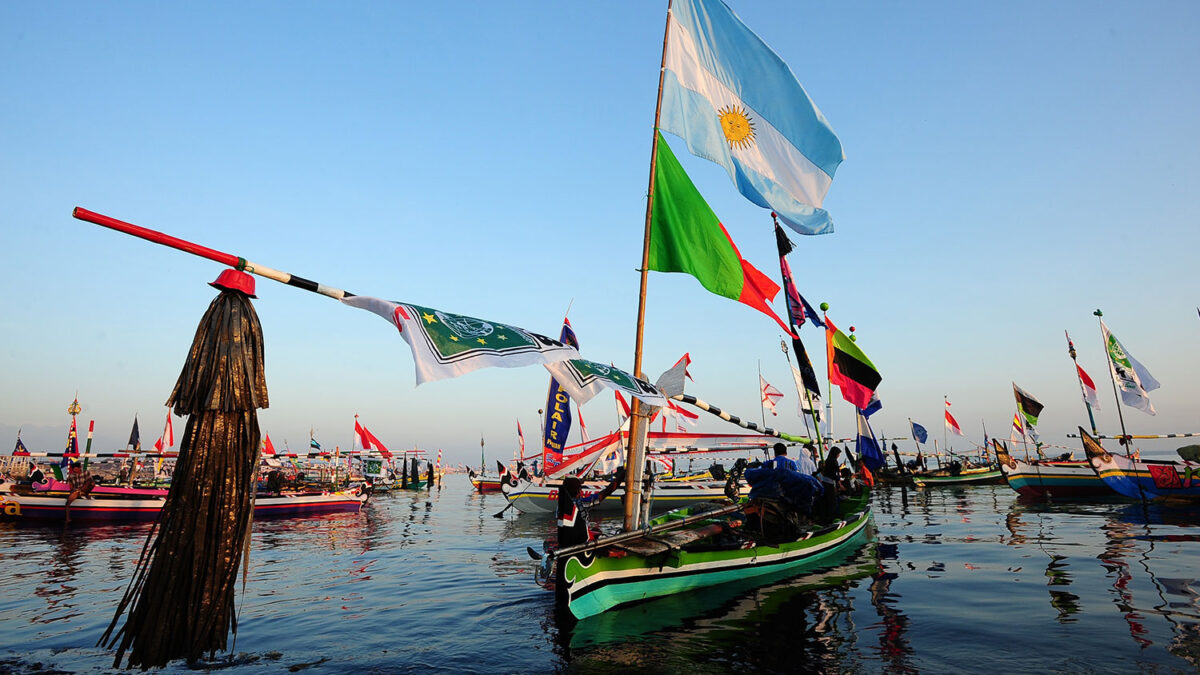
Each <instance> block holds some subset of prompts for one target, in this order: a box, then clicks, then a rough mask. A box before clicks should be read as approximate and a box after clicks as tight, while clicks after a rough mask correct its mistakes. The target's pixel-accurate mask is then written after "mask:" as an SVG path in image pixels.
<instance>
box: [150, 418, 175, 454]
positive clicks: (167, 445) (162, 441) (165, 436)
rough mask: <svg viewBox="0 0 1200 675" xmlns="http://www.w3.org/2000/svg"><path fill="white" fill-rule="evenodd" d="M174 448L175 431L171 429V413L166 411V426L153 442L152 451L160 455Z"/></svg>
mask: <svg viewBox="0 0 1200 675" xmlns="http://www.w3.org/2000/svg"><path fill="white" fill-rule="evenodd" d="M173 447H175V430H174V429H173V428H172V427H171V411H170V410H169V409H168V410H167V426H166V427H165V428H164V429H163V432H162V436H159V437H158V440H157V441H154V449H155V450H158V451H159V452H160V453H162V452H166V451H167V450H170V449H171V448H173Z"/></svg>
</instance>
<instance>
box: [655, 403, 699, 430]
mask: <svg viewBox="0 0 1200 675" xmlns="http://www.w3.org/2000/svg"><path fill="white" fill-rule="evenodd" d="M664 412H665V414H664V415H663V417H664V419H665V418H666V416H667V415H671V416H672V417H674V418H675V428H676V429H677V430H678V431H682V432H686V431H687V429H688V428H687V426H685V423H686V424H687V425H690V426H693V427H694V426H696V422H695V420H698V419H700V416H699V415H697V414H696V413H694V412H692V411H690V410H684V409H683V408H681V407H679V405H678V404H676V403H675V402H674V401H667V409H666V411H664Z"/></svg>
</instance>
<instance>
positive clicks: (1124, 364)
mask: <svg viewBox="0 0 1200 675" xmlns="http://www.w3.org/2000/svg"><path fill="white" fill-rule="evenodd" d="M1100 329H1101V331H1103V333H1104V345H1105V347H1106V348H1107V350H1108V369H1109V372H1110V373H1111V374H1112V378H1113V382H1116V383H1117V388H1118V389H1120V390H1121V402H1122V403H1124V404H1125V405H1127V406H1129V407H1131V408H1137V409H1138V410H1141V411H1142V412H1145V413H1147V414H1150V415H1154V414H1156V413H1155V410H1154V404H1153V403H1151V402H1150V395H1149V393H1147V392H1151V391H1154V390H1155V389H1158V388H1159V386H1160V385H1159V384H1158V380H1156V379H1154V376H1152V375H1151V374H1150V371H1148V370H1146V367H1145V366H1143V365H1142V364H1140V363H1138V361H1137V359H1135V358H1133V355H1132V354H1130V353H1129V352H1127V351H1125V347H1124V346H1122V345H1121V342H1120V340H1117V336H1115V335H1113V334H1112V333H1111V332H1109V330H1108V326H1106V325H1104V321H1103V320H1101V321H1100Z"/></svg>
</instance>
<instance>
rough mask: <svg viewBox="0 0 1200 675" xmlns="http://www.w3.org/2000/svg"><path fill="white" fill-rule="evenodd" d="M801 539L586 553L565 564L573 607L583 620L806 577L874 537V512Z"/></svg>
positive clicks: (855, 516)
mask: <svg viewBox="0 0 1200 675" xmlns="http://www.w3.org/2000/svg"><path fill="white" fill-rule="evenodd" d="M846 518H847V519H846V520H844V521H840V522H838V523H835V524H833V525H830V526H827V527H825V528H822V529H819V530H817V531H815V532H812V533H810V534H809V535H808V536H807V537H806V538H804V539H800V540H798V541H793V542H786V543H782V544H779V545H778V546H766V545H754V546H751V547H749V548H743V549H732V550H716V551H688V550H686V549H676V550H672V551H669V552H667V553H663V554H658V555H653V556H649V557H643V556H640V555H635V554H628V555H623V556H620V557H611V556H607V555H605V554H604V553H601V554H596V553H595V552H591V551H589V552H585V553H582V554H577V555H573V556H571V557H570V558H568V559H567V560H566V561H565V564H563V566H562V574H563V576H564V581H563V582H564V583H565V590H566V594H567V599H568V601H567V602H568V607H569V609H570V611H571V614H572V615H574V616H575V617H576V618H579V619H583V618H587V617H589V616H594V615H597V614H600V613H602V612H605V611H607V610H610V609H613V608H616V607H620V606H623V605H628V604H632V603H635V602H641V601H643V600H648V599H651V598H657V597H662V596H668V595H674V594H676V593H682V592H685V591H689V590H693V589H697V588H703V587H706V586H713V585H717V584H723V583H726V582H732V581H735V580H743V579H747V578H750V577H755V576H761V575H769V574H775V573H784V572H789V573H797V574H798V573H801V572H803V571H806V570H812V569H816V568H819V567H821V566H822V565H823V564H826V563H828V562H830V561H833V560H836V559H839V556H841V555H842V554H843V553H845V551H847V550H848V549H850V548H853V547H857V546H859V545H861V544H863V543H865V541H866V540H867V538H868V533H867V525H868V523H869V522H870V510H869V509H867V508H865V507H864V508H863V509H862V510H861V511H858V512H856V513H854V514H851V515H849V516H847V517H846Z"/></svg>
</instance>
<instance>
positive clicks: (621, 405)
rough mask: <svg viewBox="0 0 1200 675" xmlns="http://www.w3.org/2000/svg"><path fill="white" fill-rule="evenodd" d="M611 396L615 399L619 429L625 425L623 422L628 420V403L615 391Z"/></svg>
mask: <svg viewBox="0 0 1200 675" xmlns="http://www.w3.org/2000/svg"><path fill="white" fill-rule="evenodd" d="M613 394H615V395H616V397H617V426H618V427H620V426H622V425H624V424H625V420H627V419H629V401H626V400H625V397H624V396H622V395H621V392H619V391H617V390H615V389H614V390H613Z"/></svg>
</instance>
